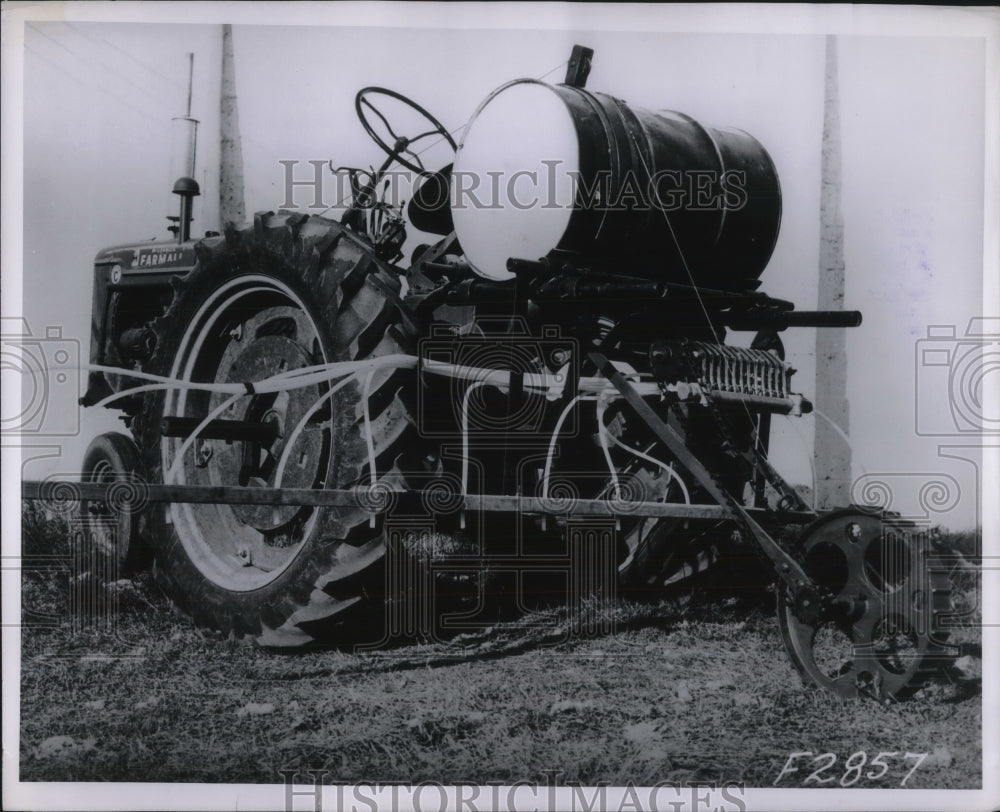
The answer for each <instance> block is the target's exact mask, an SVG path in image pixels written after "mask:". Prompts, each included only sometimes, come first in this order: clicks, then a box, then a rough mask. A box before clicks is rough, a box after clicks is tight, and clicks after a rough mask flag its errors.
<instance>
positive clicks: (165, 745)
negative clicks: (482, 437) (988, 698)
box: [20, 569, 982, 788]
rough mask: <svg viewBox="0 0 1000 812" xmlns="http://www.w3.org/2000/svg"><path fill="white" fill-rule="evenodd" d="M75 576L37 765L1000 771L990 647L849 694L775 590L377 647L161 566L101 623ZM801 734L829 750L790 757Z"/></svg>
mask: <svg viewBox="0 0 1000 812" xmlns="http://www.w3.org/2000/svg"><path fill="white" fill-rule="evenodd" d="M67 588H68V578H67V575H66V573H65V572H61V571H59V570H58V569H52V570H49V571H44V572H41V573H39V572H35V573H33V574H30V575H25V578H24V604H25V609H26V612H27V610H28V608H29V606H30V609H31V617H32V618H33V622H35V623H37V622H39V621H38V618H39V615H38V613H39V611H41V612H43V613H47V614H48V617H47V618H46V619H44V627H37V628H29V629H25V630H24V631H23V634H22V663H21V666H22V669H21V752H20V773H21V780H26V781H140V782H153V781H157V782H167V781H169V782H213V783H215V782H218V783H280V782H281V781H282V778H281V771H283V770H297V771H299V772H300V773H303V774H304V771H305V770H306V769H321V770H326V771H327V775H326V776H325V779H324V780H325V781H327V782H328V783H344V782H346V783H353V782H358V781H362V780H368V781H374V780H379V781H406V782H418V781H422V780H435V781H439V782H442V783H446V784H448V783H476V784H484V783H487V782H490V781H500V782H504V783H512V782H514V781H518V780H525V781H539V782H544V781H545V780H546V772H545V771H553V770H554V771H558V774H559V780H560V781H562V782H574V781H578V782H581V783H583V784H585V785H594V784H597V783H600V782H606V783H607V784H610V785H623V784H625V783H627V782H629V781H631V782H632V783H633V784H635V785H637V786H642V785H645V786H649V785H652V784H655V783H656V782H658V781H676V782H683V781H694V780H699V781H716V782H719V783H722V782H726V781H734V782H743V783H745V784H746V785H747V786H761V787H770V786H775V785H776V782H778V783H777V786H781V787H799V786H837V785H838V784H840V785H847V786H856V787H872V788H894V787H898V786H900V785H901V782H903V781H904V780H905V782H906V783H905V786H906V787H907V788H925V787H936V788H975V787H978V786H980V782H981V760H982V751H981V701H980V700H981V679H980V672H979V670H978V662H979V661H978V660H977V659H975V658H974V657H968V656H967V657H964V658H963V659H962V660H960V661H959V663H958V665H957V666H956V667H953V668H951V669H950V671H949V672H948V673H947V674H945V675H943V676H942V677H941V678H940V679H938V680H937V681H935V682H934V683H932V684H930V685H928V686H927V687H926V688H924V689H923V690H921V691H920V692H919V693H918V694H917V695H916V696H915V697H914V698H913V699H911V700H908V701H906V702H899V703H889V704H885V705H880V704H877V703H876V702H874V701H872V700H857V701H842V700H839V699H837V698H835V697H833V696H830V695H827V694H826V693H823V692H820V691H817V690H812V689H809V688H807V687H804V686H803V684H802V682H801V680H800V678H799V677H798V675H797V674H796V672H795V671H794V669H793V667H792V665H791V664H790V662H789V660H788V657H787V655H786V653H785V651H784V648H783V645H782V643H781V639H780V635H779V633H778V628H777V623H776V620H775V617H774V613H773V611H771V610H770V609H769V608H768V598H767V596H763V597H761V598H759V599H758V600H746V599H745V598H733V597H728V598H727V597H724V596H721V595H716V596H715V597H713V598H712V599H711V600H707V599H706V600H702V601H695V602H694V603H693V604H688V605H686V606H685V607H684V608H682V607H681V606H680V605H678V604H676V603H671V602H665V601H664V602H660V603H653V604H648V603H647V604H633V603H627V602H623V601H618V602H616V603H615V604H613V605H611V606H610V607H604V608H602V609H601V611H602V612H603V613H604V614H603V616H602V621H604V622H605V624H606V625H607V626H609V627H610V630H607V629H606V630H605V632H603V633H600V634H596V635H591V636H586V635H584V636H573V635H567V634H566V630H567V617H566V612H565V610H564V609H560V608H555V609H551V610H549V611H544V612H537V613H533V614H531V615H528V616H525V617H522V618H520V619H515V620H511V621H508V622H505V623H499V624H497V625H495V626H494V627H492V628H490V629H486V630H482V631H481V632H479V633H476V634H470V635H465V636H463V637H459V638H457V639H455V640H452V641H450V642H438V643H424V644H412V645H404V646H397V647H395V648H393V649H389V650H382V651H375V652H371V653H360V654H359V653H349V652H344V651H338V650H320V651H309V652H296V653H276V652H274V651H268V650H263V649H260V648H256V647H253V646H247V645H242V644H238V643H235V642H232V641H228V640H224V639H219V638H218V636H216V635H213V634H211V633H207V632H203V631H201V630H199V629H197V628H195V627H194V626H193V625H192V624H191V623H190V621H189V620H187V619H186V618H185V617H183V616H181V615H179V614H178V613H177V612H176V611H175V610H174V609H172V607H171V606H170V604H169V603H168V602H167V601H166V599H165V598H164V597H163V596H162V595H161V594H160V593H159V591H158V590H157V589H156V587H155V586H154V584H153V582H152V579H151V578H150V577H148V576H145V577H142V578H139V579H137V580H134V581H122V582H118V584H117V585H116V586H115V587H114V596H115V602H116V603H117V612H116V614H114V615H113V616H109V617H106V618H104V619H92V621H91V622H89V623H88V624H85V625H84V627H82V628H81V627H80V622H79V621H74V619H73V616H72V613H71V612H69V609H68V602H67V595H66V591H67ZM25 617H26V619H27V618H28V615H27V614H26V615H25ZM98 620H99V621H100V622H98ZM963 634H964V639H965V641H966V642H967V643H969V644H971V645H972V646H973V647H974V646H975V643H976V641H977V640H978V632H977V631H976V630H974V629H969V630H966V631H964V632H963ZM793 752H798V753H811V754H812V755H810V756H800V757H799V758H798V759H797V760H796V761H795V762H794V763H793V764H791V765H790V766H791V767H792V768H794V769H792V770H791V771H785V772H784V774H782V773H783V769H784V768H786V767H788V766H789V764H788V759H789V756H790V754H792V753H793ZM859 752H861V753H864V756H863V757H862V756H858V755H855V754H857V753H859ZM880 753H881V754H882V763H884V764H886V765H887V769H885V770H882V769H881V767H878V766H876V767H875V768H872V767H871V766H870V763H871V762H872V760H873V759H875V758H876V757H878V755H879V754H880ZM824 754H833V756H834V757H835V758H833V759H832V760H831V758H830V756H825V755H824ZM887 754H891V755H887ZM852 756H853V761H851V762H850V764H853V765H857V764H858V763H859V762H863V763H864V765H865V766H864V768H863V769H862V770H860V771H857V770H855V771H854V772H848V767H849V766H850V764H847V763H846V762H847V760H848V759H849V758H851V757H852ZM918 762H919V763H918ZM824 765H826V766H824ZM817 770H818V773H817V774H816V775H815V776H814V777H813V778H812V779H810V775H811V774H813V773H814V771H817ZM779 776H780V781H779ZM852 779H853V782H852V783H847V784H845V783H844V782H851V781H852ZM807 781H808V783H806V782H807Z"/></svg>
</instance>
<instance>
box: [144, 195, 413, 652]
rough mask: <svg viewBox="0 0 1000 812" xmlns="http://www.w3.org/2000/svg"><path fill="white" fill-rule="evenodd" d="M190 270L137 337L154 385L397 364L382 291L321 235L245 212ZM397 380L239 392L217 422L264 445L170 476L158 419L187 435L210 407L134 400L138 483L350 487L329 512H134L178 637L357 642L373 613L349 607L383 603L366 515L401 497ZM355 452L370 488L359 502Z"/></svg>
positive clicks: (191, 463)
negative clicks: (353, 500) (395, 493)
mask: <svg viewBox="0 0 1000 812" xmlns="http://www.w3.org/2000/svg"><path fill="white" fill-rule="evenodd" d="M198 256H199V263H198V266H197V267H196V268H195V270H193V271H192V272H191V273H190V274H189V275H188V276H187V277H186V278H185V279H184V280H183V281H182V282H180V283H179V284H178V286H177V291H176V294H175V296H174V300H173V302H172V304H171V306H170V308H169V309H168V311H167V312H166V313H165V315H164V316H163V317H162V318H161V319H159V320H158V321H157V322H156V323H155V324H154V331H155V333H156V336H157V343H156V349H155V351H154V354H153V357H152V359H151V361H150V363H149V365H148V367H147V369H149V371H151V372H153V373H154V374H160V375H166V376H169V377H171V378H175V379H180V380H182V381H209V382H243V381H250V382H253V381H259V380H262V379H264V378H268V377H271V376H273V375H276V374H280V373H283V372H290V371H292V370H295V369H299V368H302V367H306V366H313V365H317V364H325V363H331V362H335V361H345V360H354V361H357V360H370V359H378V358H383V357H385V356H388V355H394V354H405V353H408V352H409V341H408V339H407V337H406V336H405V335H404V333H403V331H402V330H401V329H400V328H399V324H400V321H401V316H402V304H401V302H400V300H399V298H398V295H397V294H398V291H399V288H400V282H399V278H398V275H397V274H396V273H395V271H394V270H393V269H392V268H390V267H389V266H387V265H385V264H384V263H382V262H380V261H379V260H377V259H376V258H375V256H374V254H373V253H372V252H371V250H370V248H369V247H368V246H367V245H366V244H365V243H364V242H363V241H362V240H361V239H360V238H358V237H357V236H356V235H354V234H352V233H351V232H349V231H348V230H347V229H346V228H344V227H343V226H341V225H339V224H337V223H334V222H331V221H329V220H325V219H322V218H308V217H306V216H304V215H301V214H292V213H288V212H280V213H278V214H277V215H275V214H272V213H268V214H258V215H257V216H256V217H255V221H254V224H253V225H252V226H250V227H247V228H245V229H243V230H241V231H233V232H230V233H228V234H227V235H226V237H225V238H223V237H212V238H206V239H205V240H202V241H201V243H200V244H199V245H198ZM406 374H407V373H406V372H402V371H400V370H399V369H397V368H392V367H384V368H380V369H378V370H377V371H375V372H372V373H371V374H370V375H369V374H368V373H367V372H366V373H362V374H360V375H359V376H357V377H356V378H354V379H352V380H351V381H350V382H349V383H348V384H346V385H345V386H343V387H341V388H339V389H338V390H337V391H335V392H332V393H331V388H332V384H331V383H328V382H324V383H318V384H312V385H310V386H306V387H301V388H298V389H295V390H292V391H289V392H282V393H278V394H270V395H264V394H248V395H247V396H245V397H242V398H240V399H239V400H237V401H236V402H235V403H234V404H232V405H231V406H230V407H229V408H228V409H227V410H226V411H225V412H223V413H222V414H221V415H220V417H221V418H223V419H228V420H237V421H242V422H243V423H257V424H265V425H267V424H269V425H270V428H271V430H272V433H273V435H274V439H272V440H267V439H265V440H260V441H249V440H233V441H225V440H197V441H195V442H194V443H191V444H189V447H188V448H187V449H186V450H184V453H183V458H182V459H180V460H178V459H177V455H178V453H179V452H180V451H181V450H182V448H183V445H182V444H183V443H184V438H181V437H165V436H163V433H162V431H161V427H162V425H163V419H164V418H165V417H181V418H188V419H190V418H194V419H195V420H196V421H197V420H198V419H204V418H205V417H206V416H207V415H208V414H210V413H211V412H212V411H213V410H216V409H217V408H218V407H219V406H220V405H221V404H222V403H223V402H224V401H225V400H226V397H227V396H225V395H221V394H210V393H207V392H205V391H203V390H198V389H195V388H174V389H170V390H168V391H166V392H162V391H160V392H154V393H152V394H151V395H150V396H148V397H147V401H146V404H145V408H144V409H143V413H142V414H141V415H140V416H139V418H138V419H137V424H138V425H137V430H136V434H137V437H138V441H139V445H140V448H141V449H142V455H143V461H144V464H145V466H146V469H147V471H148V472H149V475H150V479H151V481H153V482H168V483H169V482H174V483H178V484H188V485H252V486H257V487H279V486H281V487H299V488H338V489H352V488H359V499H358V500H357V504H356V505H351V506H348V507H342V508H340V507H338V508H300V507H295V506H281V507H274V508H272V507H264V506H256V505H246V506H236V505H226V504H221V505H200V504H197V505H196V504H172V505H169V506H165V507H160V509H154V510H152V511H151V513H150V528H151V531H152V536H153V539H154V544H155V551H156V562H157V566H156V571H157V573H158V577H159V578H160V580H161V582H162V584H163V586H164V588H165V590H166V591H167V592H168V594H169V595H170V596H171V597H172V598H173V599H174V600H175V601H176V602H177V603H178V604H179V605H180V606H181V608H183V609H184V610H186V611H187V612H188V613H190V614H191V616H192V617H193V618H194V619H195V621H196V622H198V623H199V624H201V625H205V626H209V627H212V628H215V629H218V630H220V631H222V632H224V633H229V634H234V635H236V636H249V637H252V638H254V639H256V640H257V641H258V642H260V643H262V644H265V645H275V646H291V645H302V644H306V643H309V642H311V641H313V640H317V639H329V638H330V637H331V636H335V637H338V638H347V639H366V640H367V639H369V638H370V634H371V633H372V629H371V628H369V626H370V623H369V621H371V620H372V618H373V617H377V616H378V612H377V611H372V610H373V609H374V610H377V602H368V601H366V598H368V597H369V596H377V595H379V594H381V593H382V591H383V590H382V586H383V574H382V564H383V559H384V556H385V550H386V538H385V533H384V530H383V526H382V521H381V516H378V517H375V518H374V519H373V516H375V512H377V510H378V506H379V505H378V503H379V497H381V498H383V499H384V498H385V497H386V496H387V494H386V493H385V491H386V490H391V489H395V488H396V487H400V486H402V484H403V480H402V476H401V474H400V473H399V470H398V468H397V459H398V457H399V455H400V454H401V452H402V449H403V447H404V444H405V443H406V438H407V435H408V433H409V431H410V428H411V426H412V420H411V419H410V407H409V405H408V404H407V403H406V398H405V391H404V389H403V383H404V381H403V377H402V376H405V375H406ZM409 374H411V375H412V373H409ZM317 401H321V402H322V404H323V405H322V406H320V407H319V408H318V409H316V410H313V406H314V404H316V403H317ZM366 412H367V414H366ZM369 428H370V431H368V430H367V429H369ZM369 437H370V440H371V443H370V445H369V442H368V438H369ZM289 443H291V444H292V447H288V445H287V444H289ZM372 453H374V459H375V468H376V471H375V474H376V476H377V477H378V479H379V480H380V485H379V486H378V488H377V489H374V490H373V491H372V492H369V491H368V485H369V483H370V481H371V478H372V470H371V465H370V463H369V460H370V458H371V456H372ZM279 474H280V482H279V481H278V479H279ZM371 500H374V504H373V503H372V501H371ZM373 511H374V512H373ZM366 609H367V610H368V611H365V610H366ZM378 633H379V632H378V631H377V630H376V631H375V634H376V636H377V635H378Z"/></svg>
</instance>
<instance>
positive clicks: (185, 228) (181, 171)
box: [167, 53, 201, 243]
mask: <svg viewBox="0 0 1000 812" xmlns="http://www.w3.org/2000/svg"><path fill="white" fill-rule="evenodd" d="M193 81H194V54H193V53H191V54H188V92H187V112H186V113H185V114H184V115H183V116H176V117H175V118H172V119H171V149H170V177H172V178H176V180H175V182H174V188H173V194H175V195H179V196H180V198H181V206H180V213H179V215H178V216H177V217H173V216H169V217H167V219H168V220H170V221H171V222H173V223H175V224H176V225H172V226H170V227H169V230H170V231H171V232H172V233H173V234H175V235H176V236H177V241H178V242H179V243H183V242H185V241H186V240H188V239H190V237H191V220H192V214H193V209H194V198H196V197H197V196H198V195H200V194H201V189H200V188H199V186H198V182H197V181H196V180H195V179H194V177H195V158H196V156H197V151H198V120H197V119H194V118H191V90H192V87H193Z"/></svg>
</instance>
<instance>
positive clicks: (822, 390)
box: [814, 35, 852, 508]
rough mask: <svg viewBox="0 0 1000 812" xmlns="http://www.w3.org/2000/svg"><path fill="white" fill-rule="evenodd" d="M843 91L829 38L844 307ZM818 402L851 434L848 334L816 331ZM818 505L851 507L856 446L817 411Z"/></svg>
mask: <svg viewBox="0 0 1000 812" xmlns="http://www.w3.org/2000/svg"><path fill="white" fill-rule="evenodd" d="M840 163H841V154H840V92H839V87H838V81H837V38H836V37H835V36H833V35H828V36H827V38H826V83H825V100H824V105H823V147H822V164H821V176H822V181H821V182H822V187H821V191H820V234H819V305H818V307H819V309H820V310H843V309H844V272H845V265H844V218H843V214H842V212H841V200H840V197H841V195H840V191H841V188H840V182H841V178H840ZM815 391H816V406H817V407H818V408H819V409H820V410H821V411H822V412H823V413H824V414H825V415H826V416H827V417H828V418H829V420H830V421H831V422H833V423H834V424H836V425H837V426H839V427H840V429H841V431H843V433H844V434H845V435H846V434H848V431H849V428H850V419H849V418H850V413H849V404H848V401H847V333H846V331H845V330H836V329H824V328H817V330H816V389H815ZM814 453H815V456H816V488H817V505H818V507H820V508H826V507H835V506H846V505H848V504H850V501H851V485H852V479H851V448H850V446H849V445H848V444H847V442H846V441H845V440H844V438H843V437H842V436H841V435H840V433H839V432H838V431H837V430H836V429H834V428H833V426H831V425H830V424H829V423H828V422H827V421H826V420H824V419H823V418H822V417H821V416H819V415H817V416H816V436H815V450H814Z"/></svg>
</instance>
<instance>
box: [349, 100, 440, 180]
mask: <svg viewBox="0 0 1000 812" xmlns="http://www.w3.org/2000/svg"><path fill="white" fill-rule="evenodd" d="M371 96H388V97H389V98H391V99H396V100H397V101H400V102H402V103H403V104H405V105H406V106H407V107H409V108H411V109H413V110H415V111H416V112H418V113H419V114H420V115H421V116H423V117H424V118H425V119H426V120H427V121H428V123H430V124H431V129H429V130H427V131H426V132H422V133H420V134H419V135H415V136H413V138H405V137H402V136H399V135H396V132H395V131H394V130H393V129H392V125H391V124H390V123H389V120H388V119H387V118H386V117H385V116H384V115H383V114H382V112H381V111H380V110H379V109H378V108H377V107H376V106H375V105H374V104H372V102H371V100H370V98H369V97H371ZM354 110H355V112H357V114H358V118H359V119H360V120H361V126H362V127H364V128H365V132H366V133H368V135H369V136H370V137H371V139H372V141H374V142H375V143H376V144H378V145H379V147H380V148H381V149H382V150H383V151H384V152H385V153H386V155H388V156H389V157H390V159H394V160H397V161H399V163H401V164H402V165H403V166H405V167H406V168H407V169H409V170H410V171H412V172H419V173H420V174H422V175H426V174H428V172H427V170H426V169H425V168H424V164H423V161H421V160H420V153H418V152H414V151H413V148H412V147H413V145H414V144H415V143H417V142H418V141H421V140H423V139H425V138H429V137H430V136H432V135H439V136H441V137H442V138H443V139H444V140H445V141H447V142H448V144H449V146H451V148H452V149H453V150H457V149H458V144H456V143H455V139H454V138H452V137H451V133H449V132H448V130H446V129H445V127H444V125H443V124H442V123H441V122H440V121H438V120H437V119H436V118H434V116H432V115H431V114H430V113H428V112H427V111H426V110H425V109H424V108H423V107H421V106H420V105H419V104H417V103H416V102H415V101H411V100H410V99H408V98H406V96H404V95H403V94H402V93H397V92H396V91H395V90H388V89H387V88H384V87H366V88H363V89H362V90H360V91H358V95H357V96H355V97H354ZM369 110H370V111H371V112H372V113H374V114H375V115H376V116H378V119H379V121H381V122H382V124H383V125H385V129H386V130H388V131H389V135H390V136H391V137H392V138H393V139H395V142H394V143H393V144H392V145H391V146H390V145H389V144H388V143H386V142H385V141H384V140H383V139H382V136H381V135H379V134H378V132H377V131H376V130H375V128H374V127H373V126H372V123H371V120H370V119H369V118H368V111H369ZM428 146H430V145H428ZM403 155H410V156H412V159H407V158H404V157H403Z"/></svg>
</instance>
